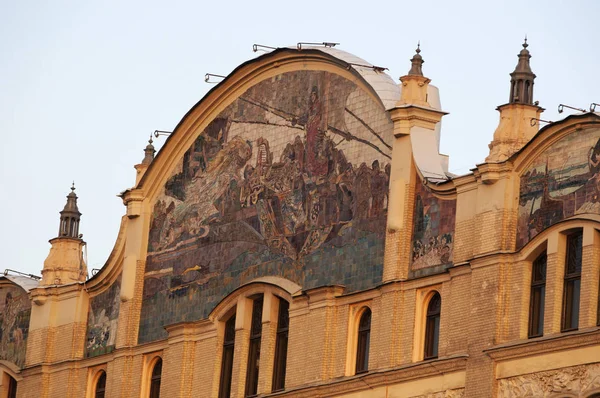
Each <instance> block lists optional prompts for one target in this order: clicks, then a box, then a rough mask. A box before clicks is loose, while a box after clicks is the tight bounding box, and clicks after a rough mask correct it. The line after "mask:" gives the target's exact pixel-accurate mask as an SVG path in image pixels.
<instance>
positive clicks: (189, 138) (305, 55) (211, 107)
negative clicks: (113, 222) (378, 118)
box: [136, 48, 385, 201]
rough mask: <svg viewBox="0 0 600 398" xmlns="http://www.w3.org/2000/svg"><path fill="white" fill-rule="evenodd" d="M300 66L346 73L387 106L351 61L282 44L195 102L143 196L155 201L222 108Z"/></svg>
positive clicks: (145, 182) (145, 180) (146, 179)
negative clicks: (192, 146) (273, 78)
mask: <svg viewBox="0 0 600 398" xmlns="http://www.w3.org/2000/svg"><path fill="white" fill-rule="evenodd" d="M298 70H320V71H327V72H330V73H335V74H337V75H340V76H342V77H345V78H347V79H348V80H350V81H352V82H354V83H355V84H357V85H358V86H359V87H361V88H362V89H363V90H365V91H366V92H367V93H368V94H369V95H370V96H371V98H372V99H373V100H374V101H375V102H376V103H378V104H379V105H380V106H381V109H383V110H385V107H384V104H383V102H382V100H381V98H380V97H379V95H378V94H377V92H376V91H375V89H374V88H373V87H372V86H371V85H370V84H369V83H368V82H367V81H366V80H365V79H364V78H363V76H362V75H361V74H360V73H359V72H358V71H357V70H356V69H355V68H354V67H353V66H352V65H351V64H350V63H348V62H346V61H344V60H342V59H340V58H337V57H335V56H333V55H330V54H327V53H325V52H323V51H320V50H318V49H303V50H297V49H290V48H279V49H277V50H274V51H272V52H270V53H267V54H264V55H262V56H260V57H257V58H254V59H252V60H249V61H247V62H245V63H243V64H241V65H240V66H238V67H237V68H236V69H235V70H234V71H233V72H232V73H230V74H229V75H228V76H227V77H226V78H225V79H224V80H223V81H221V82H220V83H219V84H217V85H216V86H215V87H213V88H212V89H211V90H210V91H209V92H208V93H207V94H206V95H205V96H204V97H203V98H202V99H201V100H200V101H199V102H198V103H196V104H195V105H194V106H193V107H192V108H191V109H190V110H189V111H188V112H187V113H186V114H185V115H184V117H183V118H182V119H181V121H180V122H179V123H178V124H177V126H176V127H175V129H174V130H173V133H172V134H170V135H169V137H168V138H167V140H166V142H165V144H164V146H163V147H162V149H161V150H160V151H159V153H158V154H157V156H156V158H155V159H154V160H153V161H152V163H151V164H150V167H149V168H148V170H147V171H146V172H145V174H144V176H143V177H142V178H141V180H140V181H139V183H138V184H137V186H136V189H138V190H142V191H143V195H144V198H145V199H146V200H150V201H152V200H153V199H154V198H155V197H156V196H157V195H158V193H159V192H160V190H161V188H162V187H163V186H164V183H165V182H166V180H167V179H168V178H169V177H170V175H171V174H172V170H173V169H174V168H175V167H176V165H177V162H178V161H179V160H180V159H181V158H182V157H183V155H184V153H185V152H186V151H187V150H188V149H189V148H190V146H191V145H192V143H193V142H194V140H195V139H196V137H197V136H198V134H199V133H200V132H201V131H203V130H204V129H205V128H206V127H207V126H208V125H209V124H210V122H212V120H214V118H215V117H216V116H218V114H219V113H221V111H223V110H224V109H225V108H226V107H227V106H229V105H230V104H231V103H233V102H234V101H235V100H236V99H237V98H238V97H239V96H240V95H241V94H243V93H244V92H245V91H246V90H248V89H249V88H251V87H252V86H254V85H256V84H258V83H259V82H261V81H264V80H265V79H268V78H270V77H273V76H276V75H279V74H282V73H285V72H292V71H298Z"/></svg>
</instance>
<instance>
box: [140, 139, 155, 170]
mask: <svg viewBox="0 0 600 398" xmlns="http://www.w3.org/2000/svg"><path fill="white" fill-rule="evenodd" d="M153 142H154V141H152V134H150V139H149V140H148V145H146V149H144V159H143V160H142V164H145V165H149V164H150V163H152V161H153V160H154V154H155V153H156V150H155V149H154V145H152V143H153Z"/></svg>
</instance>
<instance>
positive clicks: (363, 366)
mask: <svg viewBox="0 0 600 398" xmlns="http://www.w3.org/2000/svg"><path fill="white" fill-rule="evenodd" d="M366 316H368V322H366V321H365V322H363V321H364V320H365V317H366ZM372 319H373V312H372V311H371V308H370V307H368V306H365V307H363V308H361V310H360V316H359V317H358V325H357V326H358V327H357V331H356V360H355V362H354V374H361V373H366V372H368V371H369V351H370V348H371V322H372Z"/></svg>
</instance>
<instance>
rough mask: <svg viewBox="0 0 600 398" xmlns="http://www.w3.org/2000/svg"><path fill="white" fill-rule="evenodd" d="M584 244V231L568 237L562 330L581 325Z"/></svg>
mask: <svg viewBox="0 0 600 398" xmlns="http://www.w3.org/2000/svg"><path fill="white" fill-rule="evenodd" d="M582 244H583V233H582V232H578V233H576V234H572V235H569V236H568V237H567V257H566V259H565V281H564V289H563V313H562V325H561V330H562V331H563V332H566V331H570V330H577V328H578V326H579V295H580V284H581V257H582V251H583V248H582Z"/></svg>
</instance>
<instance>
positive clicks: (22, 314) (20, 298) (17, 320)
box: [0, 286, 31, 367]
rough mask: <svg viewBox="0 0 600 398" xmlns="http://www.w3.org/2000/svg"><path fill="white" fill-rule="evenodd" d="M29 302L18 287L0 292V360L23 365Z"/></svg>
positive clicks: (23, 291)
mask: <svg viewBox="0 0 600 398" xmlns="http://www.w3.org/2000/svg"><path fill="white" fill-rule="evenodd" d="M30 316H31V302H30V301H29V298H28V296H27V292H25V290H23V289H21V288H19V287H16V286H14V287H12V286H11V287H3V288H2V289H1V290H0V359H2V360H6V361H9V362H12V363H14V364H16V365H17V366H19V367H22V366H24V365H25V350H26V348H27V336H28V332H29V318H30Z"/></svg>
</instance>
